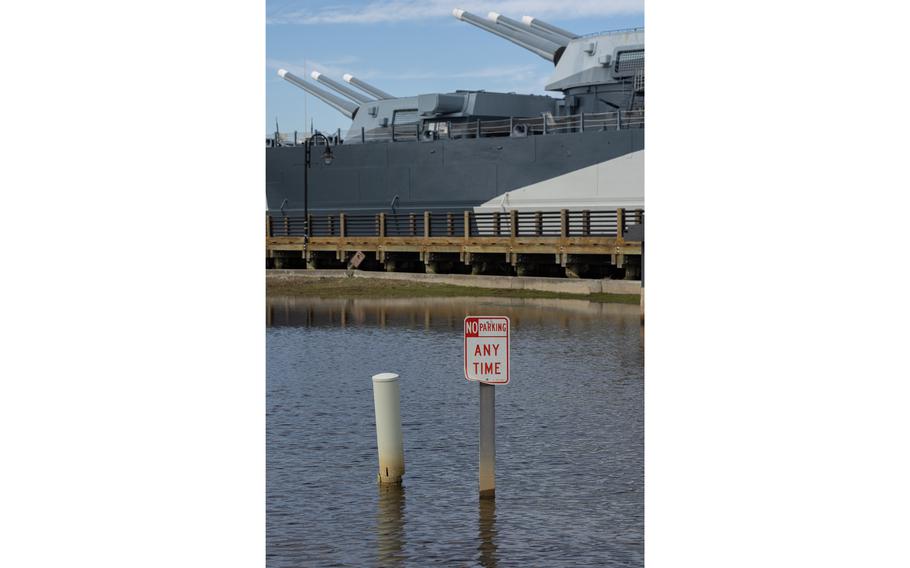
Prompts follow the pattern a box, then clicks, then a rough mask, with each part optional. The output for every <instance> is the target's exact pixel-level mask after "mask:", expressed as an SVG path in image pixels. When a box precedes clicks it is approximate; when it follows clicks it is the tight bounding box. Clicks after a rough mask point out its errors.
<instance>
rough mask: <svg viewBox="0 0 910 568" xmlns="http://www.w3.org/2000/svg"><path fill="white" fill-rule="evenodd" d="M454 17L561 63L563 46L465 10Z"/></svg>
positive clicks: (456, 12) (456, 10)
mask: <svg viewBox="0 0 910 568" xmlns="http://www.w3.org/2000/svg"><path fill="white" fill-rule="evenodd" d="M452 15H453V16H455V17H456V18H458V19H459V20H461V21H463V22H467V23H469V24H471V25H474V26H477V27H478V28H480V29H482V30H484V31H488V32H490V33H491V34H494V35H498V36H499V37H501V38H503V39H506V40H509V41H511V42H512V43H514V44H515V45H517V46H520V47H523V48H525V49H527V50H528V51H530V52H531V53H536V54H537V55H539V56H541V57H543V58H544V59H546V60H547V61H552V62H553V63H556V62H558V61H559V55H562V52H561V49H560V48H561V47H562V46H560V45H557V44H555V43H553V42H551V41H547V40H545V39H542V38H539V37H537V36H534V35H531V34H530V33H528V32H519V31H515V30H512V29H509V28H507V27H505V26H501V25H496V24H491V23H490V22H489V21H488V20H485V19H483V18H480V17H478V16H475V15H474V14H472V13H470V12H465V11H464V10H460V9H458V8H456V9H454V10H452Z"/></svg>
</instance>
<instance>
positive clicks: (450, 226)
mask: <svg viewBox="0 0 910 568" xmlns="http://www.w3.org/2000/svg"><path fill="white" fill-rule="evenodd" d="M446 230H447V231H448V233H449V236H450V237H451V236H453V235H454V234H455V219H454V218H453V217H452V213H451V212H450V213H446Z"/></svg>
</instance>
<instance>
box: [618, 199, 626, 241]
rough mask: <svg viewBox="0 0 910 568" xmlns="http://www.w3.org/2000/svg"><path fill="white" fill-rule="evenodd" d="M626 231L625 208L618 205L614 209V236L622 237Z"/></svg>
mask: <svg viewBox="0 0 910 568" xmlns="http://www.w3.org/2000/svg"><path fill="white" fill-rule="evenodd" d="M625 232H626V210H625V209H623V208H622V207H620V208H619V209H617V210H616V236H617V237H619V238H622V236H623V234H624V233H625Z"/></svg>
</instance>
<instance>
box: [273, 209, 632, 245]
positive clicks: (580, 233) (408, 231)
mask: <svg viewBox="0 0 910 568" xmlns="http://www.w3.org/2000/svg"><path fill="white" fill-rule="evenodd" d="M620 218H621V219H622V233H623V234H624V233H625V232H626V231H627V230H628V229H629V227H631V226H632V225H636V224H640V223H641V222H642V221H643V219H644V209H641V208H638V209H612V210H594V211H592V210H580V211H579V210H573V211H569V210H560V211H553V210H550V211H501V212H499V211H495V212H483V213H475V212H473V211H463V210H462V211H442V212H439V211H423V212H412V213H392V214H389V213H357V214H345V213H335V214H329V215H325V214H312V215H310V222H311V225H312V226H311V227H310V229H311V230H310V232H309V235H310V236H311V237H348V236H357V237H465V238H467V237H481V238H482V237H509V236H514V237H528V236H531V237H553V238H561V237H618V236H620V234H619V225H620ZM513 220H514V224H515V227H514V229H513V227H512V224H513ZM268 227H269V228H270V234H269V236H271V237H301V236H304V235H306V234H307V230H306V229H307V227H306V220H305V219H304V217H303V216H302V215H269V223H268ZM466 233H467V234H466Z"/></svg>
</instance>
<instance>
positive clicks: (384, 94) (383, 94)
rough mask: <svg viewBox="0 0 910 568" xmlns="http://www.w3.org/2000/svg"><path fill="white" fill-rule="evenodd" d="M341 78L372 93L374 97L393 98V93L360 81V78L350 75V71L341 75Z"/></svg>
mask: <svg viewBox="0 0 910 568" xmlns="http://www.w3.org/2000/svg"><path fill="white" fill-rule="evenodd" d="M342 79H344V80H345V81H346V82H348V83H350V84H352V85H354V86H355V87H357V88H358V89H360V90H361V91H363V92H365V93H370V94H371V95H373V96H374V97H376V98H378V99H394V98H395V95H390V94H388V93H387V92H385V91H383V90H382V89H377V88H376V87H374V86H373V85H371V84H369V83H367V82H365V81H361V80H360V79H358V78H357V77H355V76H353V75H351V74H350V73H345V74H344V76H343V77H342Z"/></svg>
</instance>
